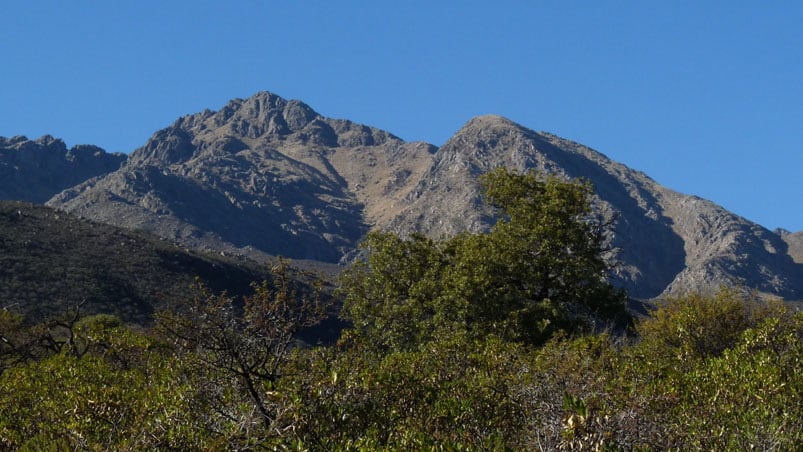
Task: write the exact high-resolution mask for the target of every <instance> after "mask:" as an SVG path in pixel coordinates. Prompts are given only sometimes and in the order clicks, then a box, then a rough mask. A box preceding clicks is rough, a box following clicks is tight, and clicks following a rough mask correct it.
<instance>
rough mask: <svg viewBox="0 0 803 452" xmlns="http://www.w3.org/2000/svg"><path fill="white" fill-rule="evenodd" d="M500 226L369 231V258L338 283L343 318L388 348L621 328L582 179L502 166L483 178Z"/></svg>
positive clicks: (623, 318)
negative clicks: (439, 338) (423, 232)
mask: <svg viewBox="0 0 803 452" xmlns="http://www.w3.org/2000/svg"><path fill="white" fill-rule="evenodd" d="M482 181H483V184H484V193H485V197H486V199H487V200H488V201H490V202H491V203H492V204H493V205H494V206H496V207H497V208H498V209H499V211H500V214H501V215H500V217H501V218H500V219H499V221H498V222H497V224H496V225H495V226H494V227H493V228H492V229H491V231H490V232H489V233H487V234H468V233H464V234H460V235H458V236H456V237H454V238H451V239H448V240H444V241H440V242H438V241H433V240H430V239H427V238H425V237H422V236H419V235H414V236H412V237H411V238H409V239H402V238H399V237H397V236H395V235H393V234H390V233H382V232H375V233H372V234H370V235H369V236H368V238H367V240H366V241H365V244H364V246H365V247H366V249H367V250H368V257H367V259H366V261H365V262H364V263H361V264H358V265H356V266H355V267H354V268H352V269H351V270H350V271H348V272H347V273H346V276H345V277H344V278H343V284H342V289H343V292H344V294H345V302H344V308H343V316H344V317H345V318H346V319H348V320H350V321H351V322H353V325H354V327H355V329H356V330H357V332H358V333H359V334H365V335H368V336H369V337H371V338H372V339H373V340H375V341H376V343H377V345H379V346H384V347H389V348H405V347H412V346H415V345H416V344H419V343H421V342H426V341H427V340H430V339H432V338H433V337H435V335H436V333H438V332H443V331H442V330H446V331H452V332H455V331H458V330H467V331H468V332H470V333H471V334H473V335H475V336H482V335H485V334H488V333H493V334H495V335H498V336H499V337H501V338H504V339H507V340H514V341H523V342H529V343H541V342H543V341H544V340H546V339H548V338H549V337H550V336H551V335H552V334H553V333H554V332H555V331H558V330H567V331H579V330H587V329H590V328H591V327H592V326H593V325H594V324H595V323H596V322H616V323H622V324H623V323H627V322H629V316H628V314H627V312H626V310H625V303H624V301H625V296H624V293H623V292H622V291H619V290H616V289H614V288H613V287H612V286H611V285H610V284H609V283H608V281H607V279H606V277H607V274H608V271H609V270H610V263H609V262H608V260H606V258H605V255H606V252H607V249H606V247H605V231H606V228H605V226H606V225H605V223H604V222H602V221H601V220H599V219H595V218H594V216H593V214H592V211H591V207H590V197H591V195H592V189H591V186H590V184H588V183H587V182H564V181H560V180H558V179H557V178H554V177H548V178H547V179H546V180H544V179H541V178H539V176H538V175H537V174H535V173H534V172H529V173H526V174H514V173H511V172H508V171H507V170H505V169H504V168H500V169H497V170H495V171H492V172H490V173H488V174H487V175H485V176H484V177H483V179H482Z"/></svg>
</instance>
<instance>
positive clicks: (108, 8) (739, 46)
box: [0, 0, 803, 231]
mask: <svg viewBox="0 0 803 452" xmlns="http://www.w3.org/2000/svg"><path fill="white" fill-rule="evenodd" d="M0 14H1V16H0V17H2V20H1V21H0V24H1V25H0V50H1V51H2V52H1V53H0V55H2V68H1V69H0V135H2V136H12V135H27V136H29V137H31V138H35V137H38V136H40V135H43V134H51V135H54V136H57V137H61V138H63V139H64V140H65V141H66V142H67V144H68V146H72V145H75V144H82V143H91V144H96V145H98V146H101V147H103V148H105V149H106V150H108V151H123V152H130V151H132V150H133V149H135V148H137V147H139V146H141V145H142V144H144V143H145V141H146V140H147V139H148V137H149V136H150V135H151V134H152V133H153V132H155V131H156V130H158V129H160V128H163V127H166V126H167V125H169V124H170V123H171V122H173V121H174V120H175V119H176V118H178V117H179V116H182V115H185V114H189V113H195V112H197V111H200V110H202V109H204V108H210V109H213V110H216V109H219V108H220V107H221V106H222V105H224V104H225V103H226V101H228V100H229V99H232V98H235V97H248V96H250V95H252V94H254V93H255V92H257V91H263V90H267V91H272V92H274V93H276V94H279V95H281V96H283V97H285V98H295V99H300V100H303V101H304V102H306V103H308V104H309V105H310V106H312V107H313V108H314V109H315V110H317V111H318V112H319V113H321V114H323V115H325V116H330V117H336V118H348V119H351V120H354V121H357V122H361V123H365V124H369V125H372V126H376V127H380V128H383V129H386V130H388V131H390V132H392V133H394V134H396V135H398V136H400V137H402V138H404V139H406V140H424V141H429V142H431V143H434V144H438V145H440V144H442V143H443V142H444V141H445V140H446V139H447V138H448V137H449V136H451V135H452V134H454V132H456V131H457V130H458V129H459V128H460V126H461V125H462V124H463V123H465V122H466V121H467V120H469V119H470V118H471V117H473V116H476V115H480V114H488V113H495V114H500V115H503V116H506V117H508V118H510V119H512V120H514V121H516V122H518V123H520V124H523V125H525V126H527V127H530V128H532V129H535V130H544V131H548V132H552V133H555V134H557V135H560V136H563V137H565V138H569V139H572V140H575V141H578V142H581V143H583V144H586V145H589V146H591V147H593V148H595V149H597V150H599V151H601V152H603V153H605V154H607V155H608V156H609V157H611V158H613V159H615V160H618V161H620V162H623V163H625V164H627V165H629V166H630V167H632V168H634V169H638V170H641V171H644V172H645V173H647V174H648V175H649V176H651V177H653V178H654V179H656V180H657V181H658V182H659V183H662V184H664V185H666V186H668V187H670V188H673V189H675V190H678V191H681V192H684V193H689V194H696V195H698V196H701V197H704V198H707V199H710V200H712V201H715V202H717V203H719V204H721V205H723V206H724V207H726V208H728V209H729V210H732V211H734V212H736V213H738V214H740V215H742V216H745V217H747V218H748V219H751V220H753V221H756V222H758V223H760V224H762V225H764V226H766V227H768V228H775V227H783V228H786V229H790V230H793V231H797V230H803V1H800V0H794V1H782V0H778V1H772V2H759V1H740V0H729V1H679V0H678V1H632V2H625V1H587V2H580V1H548V2H547V1H533V0H531V1H496V2H488V1H441V2H437V1H403V2H400V1H397V2H385V1H360V2H357V1H299V2H293V1H286V0H285V1H216V2H211V1H198V0H193V1H190V0H187V1H171V0H161V1H150V0H147V1H146V0H140V1H134V2H113V1H108V2H98V1H82V0H77V1H76V0H71V1H63V0H59V1H37V0H30V1H13V0H9V1H5V2H3V4H2V6H0Z"/></svg>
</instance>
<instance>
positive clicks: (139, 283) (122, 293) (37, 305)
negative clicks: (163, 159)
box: [0, 201, 267, 324]
mask: <svg viewBox="0 0 803 452" xmlns="http://www.w3.org/2000/svg"><path fill="white" fill-rule="evenodd" d="M266 272H267V268H263V267H261V266H258V265H256V264H253V263H248V262H245V261H241V262H236V261H233V260H229V259H225V258H222V257H220V256H212V255H208V254H207V255H204V254H200V253H197V252H191V251H188V250H184V249H182V248H179V247H177V246H176V245H174V244H172V243H170V242H168V241H166V240H162V239H159V238H156V237H153V236H150V235H148V234H145V233H139V232H135V231H129V230H125V229H121V228H117V227H113V226H109V225H104V224H99V223H94V222H90V221H86V220H81V219H78V218H75V217H73V216H72V215H70V214H67V213H64V212H59V211H56V210H54V209H51V208H48V207H43V206H36V205H33V204H29V203H23V202H12V201H5V202H0V309H2V308H8V309H11V310H13V311H14V312H17V313H20V314H22V315H24V316H25V318H26V319H28V320H29V321H32V322H33V321H41V320H44V319H45V318H47V317H52V316H53V315H56V314H60V313H63V312H64V311H65V310H67V309H69V308H72V307H75V306H78V305H81V309H82V311H83V312H85V313H86V314H92V313H105V314H113V315H116V316H119V317H120V318H121V319H123V320H124V321H126V322H134V323H142V324H145V323H148V322H150V321H151V320H152V316H153V313H154V312H156V311H157V310H160V309H165V308H167V307H169V306H171V305H173V304H175V303H177V302H178V301H180V300H183V299H184V298H185V297H186V294H187V291H188V290H189V288H190V287H191V286H192V285H194V284H195V279H196V278H200V280H201V281H203V282H204V283H205V284H207V285H208V286H209V287H211V288H213V289H214V290H217V291H222V290H228V291H229V292H232V293H234V294H245V293H247V292H249V291H250V290H251V289H250V283H251V282H252V281H255V280H261V279H262V278H264V275H265V274H266Z"/></svg>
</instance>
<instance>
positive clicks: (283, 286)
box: [158, 260, 327, 441]
mask: <svg viewBox="0 0 803 452" xmlns="http://www.w3.org/2000/svg"><path fill="white" fill-rule="evenodd" d="M272 275H273V281H272V282H271V283H269V282H268V281H263V282H262V283H261V284H254V294H253V295H251V296H247V297H244V298H243V302H242V305H238V304H237V303H236V301H237V300H235V299H234V298H232V297H229V296H228V295H227V294H226V293H222V294H219V295H216V294H213V293H211V292H210V291H209V290H208V289H206V288H205V287H203V286H201V287H200V288H199V294H198V295H197V296H196V297H195V299H194V300H193V302H192V303H191V304H190V305H189V306H188V307H187V309H185V310H183V311H181V312H177V313H174V312H162V313H160V314H159V317H158V329H159V330H160V331H161V332H162V333H163V334H164V335H165V336H166V337H167V338H168V339H169V340H170V341H171V342H172V343H173V344H174V345H175V347H176V348H177V349H178V350H179V351H180V352H181V355H180V356H181V358H182V360H183V362H184V365H185V367H186V368H187V370H188V372H189V373H190V378H192V379H193V382H194V384H195V385H196V386H197V389H198V392H197V397H198V403H200V404H201V406H202V407H209V408H211V409H213V410H214V411H215V412H216V413H217V414H218V416H213V417H211V418H210V419H209V422H210V425H209V426H208V428H209V429H210V430H213V431H223V430H232V429H233V430H232V432H231V433H228V435H234V436H235V437H236V436H240V435H246V434H247V433H248V432H251V436H252V438H249V440H248V441H251V440H254V439H255V438H262V439H268V438H273V437H281V436H282V435H284V433H285V432H286V431H287V430H289V429H292V428H293V413H292V403H291V400H290V399H289V398H288V397H286V396H285V395H283V394H282V393H281V392H280V391H278V390H277V385H278V383H279V382H280V380H281V379H282V378H283V377H284V374H283V372H284V369H283V367H284V365H285V363H286V362H287V360H288V357H289V354H290V350H291V348H292V346H293V345H294V343H295V337H296V335H297V334H298V333H299V332H300V331H302V330H303V329H304V328H307V327H310V326H313V325H315V324H317V323H318V322H320V321H321V320H322V319H323V318H324V317H325V316H326V308H327V306H326V305H325V304H324V303H323V302H322V300H321V293H320V289H319V288H316V289H315V290H314V292H313V293H311V294H304V295H301V296H299V294H298V292H297V290H298V289H297V288H296V287H294V283H293V281H291V279H290V274H289V270H288V266H287V263H286V262H285V261H281V260H280V261H279V262H278V263H277V265H275V266H274V267H273V269H272ZM232 381H235V382H236V386H235V387H232V386H231V385H230V382H232ZM246 406H247V407H250V408H251V409H250V410H243V408H244V407H246ZM259 424H261V426H260V425H259ZM256 432H259V433H256ZM224 436H225V435H224ZM232 441H238V440H237V439H236V438H235V439H233V440H232Z"/></svg>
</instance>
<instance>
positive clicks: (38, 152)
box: [0, 135, 127, 204]
mask: <svg viewBox="0 0 803 452" xmlns="http://www.w3.org/2000/svg"><path fill="white" fill-rule="evenodd" d="M126 158H127V156H126V155H125V154H109V153H107V152H106V151H104V150H103V149H101V148H99V147H97V146H92V145H78V146H73V147H72V148H70V149H67V146H66V145H65V144H64V141H62V140H60V139H57V138H53V137H52V136H50V135H45V136H42V137H40V138H38V139H36V140H29V139H28V138H27V137H24V136H21V135H18V136H15V137H11V138H5V137H0V200H17V201H28V202H34V203H39V204H42V203H44V202H45V201H47V200H48V199H50V198H51V197H53V196H54V195H56V194H57V193H59V192H61V191H62V190H65V189H67V188H70V187H72V186H74V185H77V184H79V183H81V182H83V181H85V180H87V179H90V178H93V177H97V176H102V175H105V174H108V173H110V172H112V171H114V170H116V169H118V168H120V166H121V165H122V164H123V162H125V161H126Z"/></svg>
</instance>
